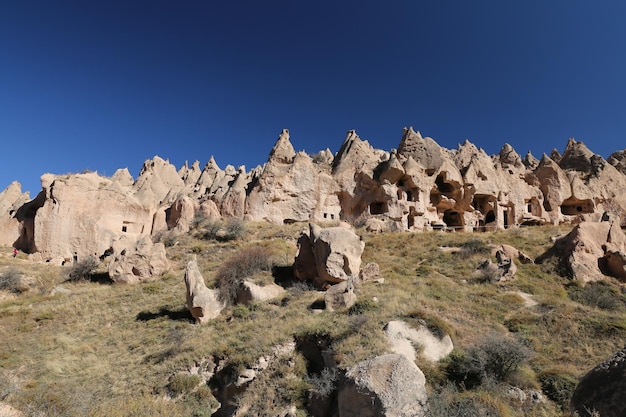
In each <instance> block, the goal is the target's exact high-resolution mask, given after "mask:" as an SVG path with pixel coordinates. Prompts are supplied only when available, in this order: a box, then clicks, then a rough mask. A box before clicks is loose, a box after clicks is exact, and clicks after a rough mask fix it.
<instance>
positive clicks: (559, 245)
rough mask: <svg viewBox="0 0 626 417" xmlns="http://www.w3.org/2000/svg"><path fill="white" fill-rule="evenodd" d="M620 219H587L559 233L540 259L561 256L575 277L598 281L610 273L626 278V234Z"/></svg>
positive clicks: (539, 260) (622, 278)
mask: <svg viewBox="0 0 626 417" xmlns="http://www.w3.org/2000/svg"><path fill="white" fill-rule="evenodd" d="M619 224H620V222H619V220H613V221H601V222H585V223H581V224H579V225H577V226H576V227H575V228H574V229H573V230H572V231H571V232H570V233H568V234H567V235H565V236H563V237H560V238H559V239H557V240H556V242H555V243H554V246H553V247H552V248H551V249H550V250H548V251H547V252H546V253H545V254H543V255H541V256H540V257H539V259H538V260H537V261H538V262H539V263H541V262H543V261H544V260H545V259H546V258H548V257H550V256H558V257H560V258H561V260H562V262H563V263H564V264H565V265H566V267H567V269H568V272H569V274H570V275H571V278H572V279H575V280H578V281H581V282H590V281H599V280H603V279H605V277H606V276H611V277H614V278H617V279H619V280H620V281H622V282H626V269H625V266H626V235H624V232H622V230H621V228H620V227H619Z"/></svg>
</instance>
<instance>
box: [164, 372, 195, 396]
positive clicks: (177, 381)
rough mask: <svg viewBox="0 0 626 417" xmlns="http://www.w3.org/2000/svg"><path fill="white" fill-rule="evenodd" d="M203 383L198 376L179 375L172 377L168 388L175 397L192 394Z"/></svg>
mask: <svg viewBox="0 0 626 417" xmlns="http://www.w3.org/2000/svg"><path fill="white" fill-rule="evenodd" d="M200 382H202V380H201V378H200V377H199V376H198V375H189V374H177V375H174V376H173V377H172V380H171V381H170V383H169V385H168V388H169V390H170V391H171V392H172V394H174V395H182V394H187V393H190V392H192V391H193V390H194V389H195V388H196V387H197V386H198V385H200Z"/></svg>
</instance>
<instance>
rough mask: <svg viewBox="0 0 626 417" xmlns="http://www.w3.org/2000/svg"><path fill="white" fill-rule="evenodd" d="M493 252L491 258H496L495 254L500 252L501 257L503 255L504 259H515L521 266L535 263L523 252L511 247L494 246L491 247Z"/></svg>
mask: <svg viewBox="0 0 626 417" xmlns="http://www.w3.org/2000/svg"><path fill="white" fill-rule="evenodd" d="M493 248H494V249H493V251H492V253H491V254H492V255H493V256H497V253H498V252H500V253H502V254H503V255H505V256H506V257H508V258H510V259H517V260H518V261H520V262H521V263H523V264H532V263H535V261H533V259H532V258H531V257H530V256H528V255H526V254H525V253H524V252H522V251H521V250H519V249H517V248H516V247H514V246H511V245H495V246H493Z"/></svg>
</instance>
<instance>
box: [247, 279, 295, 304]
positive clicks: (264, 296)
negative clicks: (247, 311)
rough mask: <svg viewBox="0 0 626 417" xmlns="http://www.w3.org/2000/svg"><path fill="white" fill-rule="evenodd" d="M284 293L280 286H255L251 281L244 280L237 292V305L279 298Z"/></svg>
mask: <svg viewBox="0 0 626 417" xmlns="http://www.w3.org/2000/svg"><path fill="white" fill-rule="evenodd" d="M284 293H285V289H284V288H283V287H281V286H280V285H276V284H273V283H272V284H268V285H257V284H255V283H254V282H252V281H249V280H244V281H243V283H242V284H241V286H240V287H239V290H238V291H237V304H248V303H251V302H255V301H265V300H270V299H272V298H276V297H279V296H280V295H281V294H284Z"/></svg>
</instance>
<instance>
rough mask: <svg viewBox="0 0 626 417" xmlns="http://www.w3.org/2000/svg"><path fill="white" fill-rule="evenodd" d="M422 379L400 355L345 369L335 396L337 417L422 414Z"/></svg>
mask: <svg viewBox="0 0 626 417" xmlns="http://www.w3.org/2000/svg"><path fill="white" fill-rule="evenodd" d="M425 384H426V378H425V377H424V373H423V372H422V371H421V370H420V369H419V368H418V367H417V366H416V365H415V363H414V362H412V361H410V360H409V359H407V358H406V357H405V356H404V355H398V354H387V355H382V356H377V357H375V358H372V359H368V360H365V361H363V362H360V363H358V364H357V365H356V366H355V367H353V368H352V369H350V370H348V372H347V373H346V376H345V378H344V380H343V381H342V382H341V384H340V387H339V393H338V408H339V415H340V416H341V417H381V416H384V417H421V416H425V415H426V399H427V397H426V387H425Z"/></svg>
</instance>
